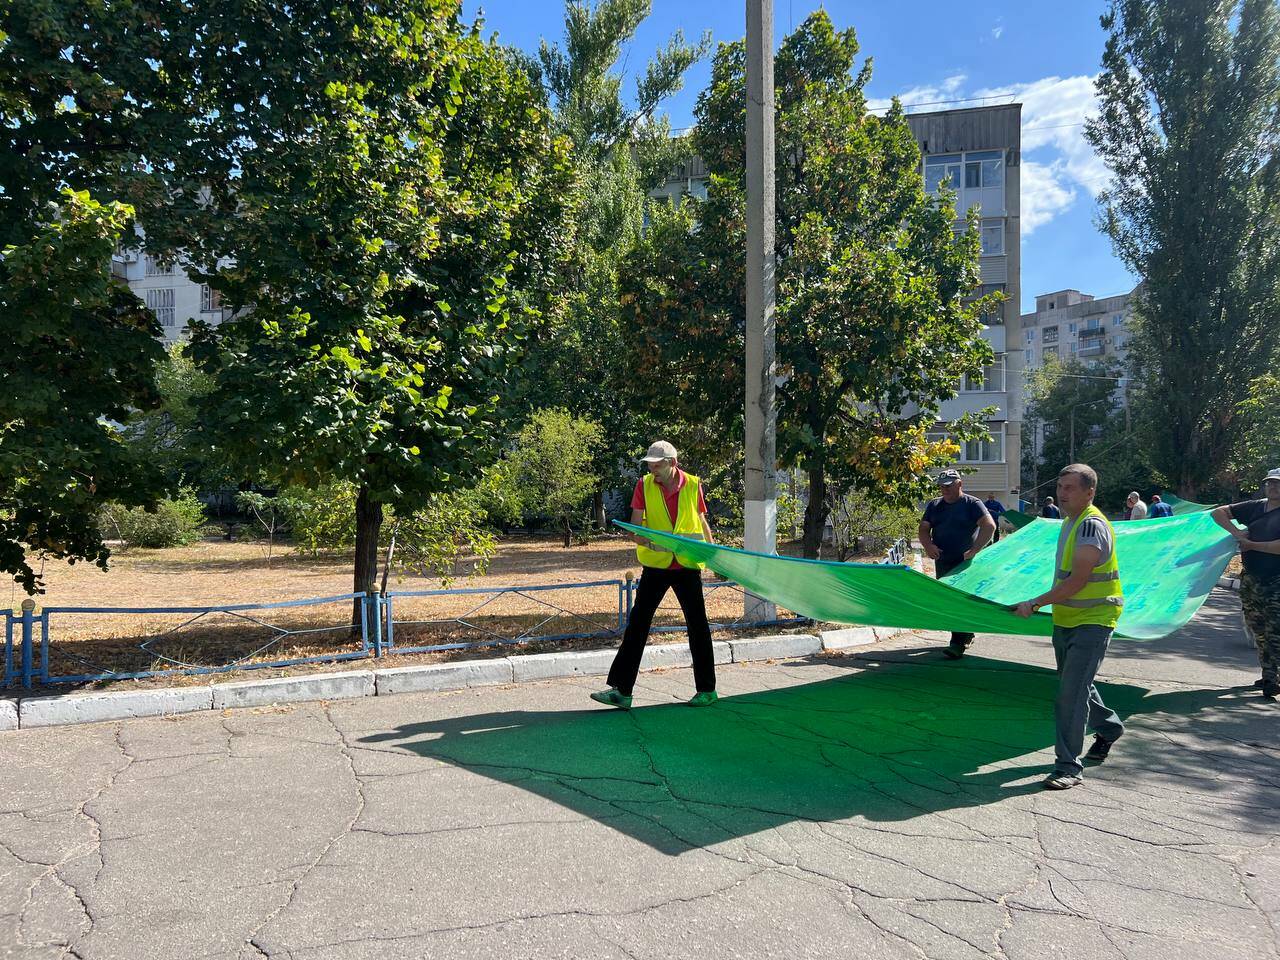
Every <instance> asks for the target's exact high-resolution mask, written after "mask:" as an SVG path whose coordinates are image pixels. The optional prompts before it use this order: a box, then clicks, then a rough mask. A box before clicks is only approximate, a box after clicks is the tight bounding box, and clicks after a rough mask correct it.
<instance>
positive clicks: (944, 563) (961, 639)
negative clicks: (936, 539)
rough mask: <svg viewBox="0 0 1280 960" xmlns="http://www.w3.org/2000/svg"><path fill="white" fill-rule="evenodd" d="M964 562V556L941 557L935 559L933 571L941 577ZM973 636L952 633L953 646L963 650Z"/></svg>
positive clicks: (971, 641) (970, 634) (971, 640)
mask: <svg viewBox="0 0 1280 960" xmlns="http://www.w3.org/2000/svg"><path fill="white" fill-rule="evenodd" d="M962 563H964V558H963V557H961V558H960V559H959V560H955V559H952V558H950V557H939V558H938V559H937V560H935V561H933V571H934V573H935V575H936V576H937V577H938V578H939V579H941V578H943V577H945V576H946V575H947V574H948V573H950V572H951V571H952V570H954V569H955V568H956V567H958V566H960V564H962ZM973 636H974V635H973V634H972V633H952V634H951V646H953V647H954V648H955V649H957V650H962V649H964V648H965V647H967V646H969V644H971V643H973Z"/></svg>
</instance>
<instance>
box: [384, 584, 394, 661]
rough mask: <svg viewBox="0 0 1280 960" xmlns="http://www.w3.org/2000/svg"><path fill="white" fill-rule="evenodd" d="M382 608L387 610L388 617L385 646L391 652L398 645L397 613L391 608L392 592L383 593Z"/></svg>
mask: <svg viewBox="0 0 1280 960" xmlns="http://www.w3.org/2000/svg"><path fill="white" fill-rule="evenodd" d="M382 609H383V610H385V611H386V618H387V639H386V640H385V641H384V642H383V647H384V648H385V649H386V651H387V653H390V652H391V650H392V649H393V648H394V647H395V645H396V614H395V611H394V610H393V609H392V608H391V594H389V593H388V594H384V595H383V597H382Z"/></svg>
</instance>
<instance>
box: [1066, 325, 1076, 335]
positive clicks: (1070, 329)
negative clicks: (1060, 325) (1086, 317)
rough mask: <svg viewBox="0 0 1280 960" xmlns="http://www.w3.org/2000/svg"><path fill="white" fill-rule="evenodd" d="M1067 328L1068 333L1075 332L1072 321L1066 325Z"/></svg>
mask: <svg viewBox="0 0 1280 960" xmlns="http://www.w3.org/2000/svg"><path fill="white" fill-rule="evenodd" d="M1067 330H1068V331H1069V332H1070V333H1075V332H1076V325H1075V324H1074V323H1073V324H1070V325H1069V326H1068V327H1067Z"/></svg>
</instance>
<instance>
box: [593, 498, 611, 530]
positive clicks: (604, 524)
mask: <svg viewBox="0 0 1280 960" xmlns="http://www.w3.org/2000/svg"><path fill="white" fill-rule="evenodd" d="M591 516H593V517H595V521H596V526H597V527H598V528H599V530H600V532H601V533H604V532H605V531H606V530H608V528H609V518H608V517H606V516H605V515H604V491H603V490H597V491H596V492H595V493H593V494H592V495H591Z"/></svg>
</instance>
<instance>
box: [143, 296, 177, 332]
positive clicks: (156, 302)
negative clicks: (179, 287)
mask: <svg viewBox="0 0 1280 960" xmlns="http://www.w3.org/2000/svg"><path fill="white" fill-rule="evenodd" d="M147 307H148V308H149V309H150V310H151V311H152V312H153V313H155V315H156V319H157V320H159V321H160V326H162V327H172V326H174V324H175V319H174V310H173V288H172V287H169V288H168V289H167V290H148V291H147Z"/></svg>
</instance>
